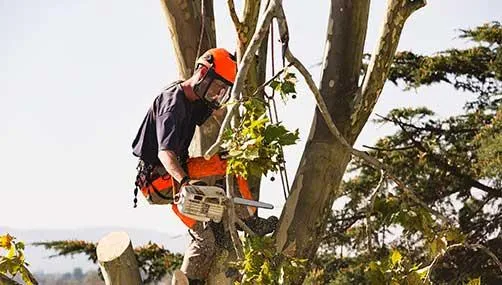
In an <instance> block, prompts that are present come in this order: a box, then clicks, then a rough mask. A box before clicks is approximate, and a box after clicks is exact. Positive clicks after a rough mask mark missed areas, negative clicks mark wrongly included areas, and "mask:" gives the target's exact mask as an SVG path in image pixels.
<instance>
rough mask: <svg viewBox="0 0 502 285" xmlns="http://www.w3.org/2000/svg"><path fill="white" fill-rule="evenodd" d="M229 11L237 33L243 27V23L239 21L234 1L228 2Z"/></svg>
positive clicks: (229, 0) (228, 0)
mask: <svg viewBox="0 0 502 285" xmlns="http://www.w3.org/2000/svg"><path fill="white" fill-rule="evenodd" d="M227 5H228V10H229V11H230V17H231V18H232V22H234V26H235V30H236V31H237V33H238V32H239V29H240V28H241V26H242V23H241V21H240V20H239V16H237V12H236V11H235V3H234V0H227Z"/></svg>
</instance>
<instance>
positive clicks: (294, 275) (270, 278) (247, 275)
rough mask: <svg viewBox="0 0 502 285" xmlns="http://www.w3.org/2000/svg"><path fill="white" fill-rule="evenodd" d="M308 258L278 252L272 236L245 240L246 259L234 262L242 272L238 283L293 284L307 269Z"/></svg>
mask: <svg viewBox="0 0 502 285" xmlns="http://www.w3.org/2000/svg"><path fill="white" fill-rule="evenodd" d="M306 263H307V260H306V259H298V258H293V257H290V256H288V255H286V254H282V253H277V252H276V249H275V243H274V240H273V239H272V238H271V237H267V236H265V237H248V238H246V239H245V240H244V259H243V260H240V261H238V262H236V263H234V265H235V268H236V269H238V270H239V271H240V272H241V273H242V274H243V277H242V280H241V281H240V282H236V283H237V284H292V283H294V281H295V280H297V279H298V278H299V277H300V275H301V273H302V272H304V271H305V267H306Z"/></svg>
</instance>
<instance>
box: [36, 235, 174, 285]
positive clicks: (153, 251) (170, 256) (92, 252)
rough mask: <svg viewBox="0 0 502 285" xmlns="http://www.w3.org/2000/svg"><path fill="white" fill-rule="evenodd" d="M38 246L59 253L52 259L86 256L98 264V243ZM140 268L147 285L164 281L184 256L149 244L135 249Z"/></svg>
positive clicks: (37, 244)
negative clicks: (76, 255)
mask: <svg viewBox="0 0 502 285" xmlns="http://www.w3.org/2000/svg"><path fill="white" fill-rule="evenodd" d="M34 245H36V246H43V247H45V248H46V249H52V250H55V251H56V252H57V253H56V254H55V255H52V256H50V257H57V256H72V255H75V254H84V255H86V256H87V257H88V259H89V260H90V261H92V262H93V263H97V255H96V246H97V244H96V243H93V242H87V241H81V240H63V241H51V242H37V243H34ZM134 253H135V254H136V258H137V261H138V266H139V268H140V270H141V271H142V272H143V273H144V276H145V280H143V282H144V283H145V284H147V283H149V282H155V281H159V280H161V279H162V277H163V276H164V275H166V274H167V273H171V272H172V271H174V270H175V269H176V268H179V267H180V265H181V262H182V261H183V256H182V255H181V254H179V253H172V252H170V251H169V250H167V249H164V247H162V246H159V245H157V244H155V243H152V242H149V243H148V244H146V245H144V246H140V247H136V248H135V249H134Z"/></svg>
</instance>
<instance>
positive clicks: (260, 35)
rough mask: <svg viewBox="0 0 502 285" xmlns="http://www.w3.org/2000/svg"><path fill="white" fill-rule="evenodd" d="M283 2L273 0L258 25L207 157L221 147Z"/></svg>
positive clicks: (240, 63)
mask: <svg viewBox="0 0 502 285" xmlns="http://www.w3.org/2000/svg"><path fill="white" fill-rule="evenodd" d="M281 2H282V1H281V0H272V1H271V2H270V4H269V6H268V7H267V10H266V11H265V15H264V16H263V19H262V21H261V23H260V24H259V25H258V27H259V28H258V29H257V30H256V31H255V33H254V35H253V38H252V40H251V42H250V43H249V45H248V47H247V49H246V52H245V53H244V56H243V57H242V59H241V61H240V62H239V68H238V71H237V76H236V79H235V83H234V86H233V88H232V94H231V104H230V108H229V110H228V112H227V115H226V116H225V119H224V120H223V123H222V127H221V128H220V133H219V135H218V138H217V139H216V141H215V143H214V144H213V145H212V146H211V147H210V148H209V149H208V150H207V151H206V154H205V155H204V156H205V157H206V158H208V157H211V156H213V155H214V154H216V153H217V152H218V150H219V149H220V146H221V143H222V140H223V133H224V132H225V130H226V128H228V126H229V124H230V121H231V119H232V117H233V116H234V115H235V114H234V113H235V112H236V111H237V109H238V105H239V104H237V103H236V102H237V101H238V100H239V97H240V94H241V91H242V88H243V85H244V79H245V78H246V75H247V73H248V70H249V67H250V63H251V61H253V60H254V59H255V54H256V51H257V50H258V48H260V45H261V42H262V41H263V39H264V38H265V37H266V35H267V34H268V31H269V28H270V23H271V22H272V18H273V17H274V13H275V12H276V10H277V7H280V5H281ZM232 103H234V104H232Z"/></svg>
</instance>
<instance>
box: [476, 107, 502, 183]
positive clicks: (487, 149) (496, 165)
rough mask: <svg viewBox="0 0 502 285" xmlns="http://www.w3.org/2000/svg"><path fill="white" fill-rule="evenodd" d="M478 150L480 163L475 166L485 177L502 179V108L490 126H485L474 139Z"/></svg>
mask: <svg viewBox="0 0 502 285" xmlns="http://www.w3.org/2000/svg"><path fill="white" fill-rule="evenodd" d="M474 144H476V145H477V146H478V147H479V149H478V157H479V159H478V161H477V163H476V165H475V167H476V168H477V169H479V171H480V175H481V176H483V177H489V178H496V177H502V168H501V167H500V166H501V165H502V107H499V110H498V112H497V114H496V115H495V117H494V118H493V119H492V121H491V123H490V124H487V125H486V126H484V127H483V128H482V129H481V131H480V132H479V133H478V134H477V135H476V137H475V138H474Z"/></svg>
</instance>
